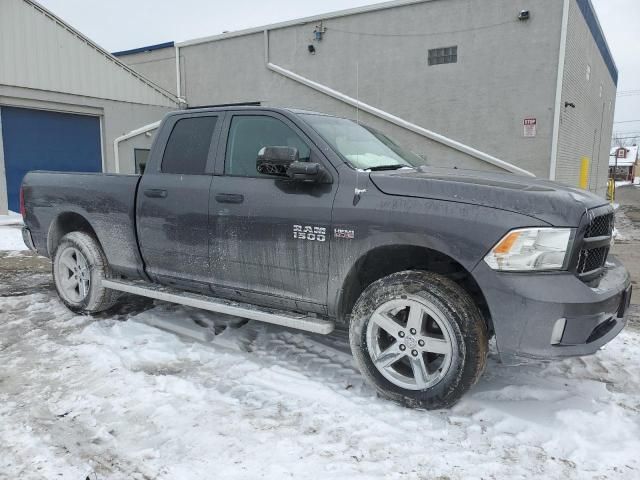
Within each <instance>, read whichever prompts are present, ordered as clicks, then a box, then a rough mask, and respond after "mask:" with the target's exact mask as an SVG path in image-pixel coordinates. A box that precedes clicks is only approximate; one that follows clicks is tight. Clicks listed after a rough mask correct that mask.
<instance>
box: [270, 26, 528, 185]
mask: <svg viewBox="0 0 640 480" xmlns="http://www.w3.org/2000/svg"><path fill="white" fill-rule="evenodd" d="M264 54H265V59H264V60H265V64H266V67H267V68H268V69H269V70H271V71H272V72H275V73H278V74H280V75H282V76H284V77H286V78H289V79H290V80H293V81H295V82H298V83H301V84H302V85H305V86H307V87H310V88H312V89H314V90H317V91H319V92H321V93H324V94H325V95H328V96H330V97H333V98H335V99H336V100H340V101H341V102H343V103H346V104H347V105H351V106H352V107H355V108H357V109H358V110H362V111H363V112H367V113H369V114H371V115H374V116H376V117H378V118H381V119H383V120H386V121H388V122H390V123H393V124H395V125H398V126H399V127H402V128H405V129H407V130H409V131H411V132H414V133H417V134H418V135H421V136H423V137H425V138H428V139H430V140H433V141H435V142H438V143H441V144H442V145H446V146H447V147H450V148H453V149H454V150H458V151H459V152H462V153H464V154H466V155H469V156H471V157H474V158H477V159H478V160H482V161H484V162H486V163H489V164H491V165H494V166H497V167H499V168H502V169H503V170H506V171H508V172H511V173H516V174H520V175H527V176H530V177H535V175H534V174H533V173H531V172H529V171H528V170H525V169H523V168H520V167H518V166H516V165H513V164H512V163H509V162H505V161H504V160H500V159H499V158H496V157H494V156H492V155H489V154H488V153H485V152H481V151H480V150H477V149H475V148H473V147H470V146H469V145H465V144H463V143H461V142H458V141H456V140H453V139H451V138H448V137H445V136H444V135H440V134H439V133H436V132H433V131H431V130H427V129H426V128H423V127H421V126H419V125H416V124H415V123H411V122H408V121H406V120H404V119H402V118H400V117H397V116H395V115H393V114H391V113H388V112H385V111H384V110H381V109H379V108H376V107H374V106H372V105H369V104H367V103H364V102H361V101H360V100H358V99H355V98H353V97H350V96H348V95H345V94H344V93H341V92H339V91H337V90H334V89H332V88H330V87H327V86H326V85H322V84H321V83H318V82H314V81H313V80H311V79H308V78H306V77H303V76H302V75H298V74H297V73H294V72H292V71H290V70H287V69H285V68H282V67H280V66H278V65H276V64H273V63H271V62H270V61H269V30H264Z"/></svg>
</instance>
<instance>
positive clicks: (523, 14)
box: [518, 10, 531, 22]
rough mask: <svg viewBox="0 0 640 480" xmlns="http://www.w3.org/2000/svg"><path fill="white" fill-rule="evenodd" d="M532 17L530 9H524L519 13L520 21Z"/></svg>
mask: <svg viewBox="0 0 640 480" xmlns="http://www.w3.org/2000/svg"><path fill="white" fill-rule="evenodd" d="M530 18H531V13H529V10H522V11H521V12H520V14H518V20H520V21H523V22H524V21H526V20H529V19H530Z"/></svg>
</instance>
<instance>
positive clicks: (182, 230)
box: [138, 114, 221, 285]
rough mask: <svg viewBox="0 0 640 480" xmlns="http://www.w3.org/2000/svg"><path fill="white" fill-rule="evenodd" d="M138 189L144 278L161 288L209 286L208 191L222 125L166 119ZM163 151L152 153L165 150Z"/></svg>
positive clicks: (202, 118)
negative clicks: (150, 279) (191, 284)
mask: <svg viewBox="0 0 640 480" xmlns="http://www.w3.org/2000/svg"><path fill="white" fill-rule="evenodd" d="M167 122H172V124H169V125H167V126H166V128H165V129H163V132H161V136H160V137H158V138H157V140H156V142H155V144H154V147H153V148H154V151H153V152H152V153H151V155H152V158H153V159H156V158H158V159H161V160H160V161H157V162H156V163H153V164H152V165H149V166H148V167H147V169H146V171H145V173H144V175H143V176H142V180H141V181H140V186H139V189H138V238H139V242H140V250H141V252H142V256H143V258H144V261H145V266H146V270H147V273H148V274H149V275H150V276H151V277H153V278H154V279H156V280H157V281H160V282H162V283H177V284H185V283H186V284H187V285H188V284H190V283H195V284H198V283H202V284H207V283H208V282H209V235H208V230H209V190H210V188H211V183H212V178H213V175H212V170H213V164H214V160H215V150H216V139H217V135H219V132H220V128H221V122H220V121H219V117H218V116H216V115H215V114H214V115H211V114H194V115H191V116H186V117H185V116H176V117H169V119H168V120H167ZM167 136H168V138H167ZM165 142H166V148H164V151H163V152H160V151H155V149H157V148H162V146H164V145H165Z"/></svg>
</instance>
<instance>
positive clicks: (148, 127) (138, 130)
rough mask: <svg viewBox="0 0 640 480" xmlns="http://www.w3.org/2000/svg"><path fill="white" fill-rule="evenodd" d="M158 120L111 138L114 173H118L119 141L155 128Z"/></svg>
mask: <svg viewBox="0 0 640 480" xmlns="http://www.w3.org/2000/svg"><path fill="white" fill-rule="evenodd" d="M160 123H161V122H160V121H158V122H153V123H150V124H149V125H145V126H143V127H140V128H136V129H135V130H132V131H130V132H129V133H125V134H124V135H121V136H119V137H117V138H115V139H114V140H113V159H114V161H115V167H114V168H115V171H116V172H115V173H120V152H119V148H120V142H123V141H125V140H128V139H129V138H133V137H137V136H138V135H142V134H143V133H146V132H150V131H152V130H155V129H156V128H158V127H159V126H160Z"/></svg>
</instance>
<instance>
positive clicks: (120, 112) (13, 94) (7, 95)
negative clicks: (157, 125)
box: [0, 85, 175, 214]
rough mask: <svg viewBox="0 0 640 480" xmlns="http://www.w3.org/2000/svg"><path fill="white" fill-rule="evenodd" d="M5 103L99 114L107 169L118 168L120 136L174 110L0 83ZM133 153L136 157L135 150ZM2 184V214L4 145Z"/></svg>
mask: <svg viewBox="0 0 640 480" xmlns="http://www.w3.org/2000/svg"><path fill="white" fill-rule="evenodd" d="M3 106H13V107H24V108H35V109H44V110H51V111H58V112H67V113H78V114H86V115H95V116H99V117H100V120H101V130H102V132H101V136H102V158H103V170H104V171H105V172H114V171H115V157H114V150H113V141H114V140H115V139H116V138H117V137H119V136H121V135H123V134H125V133H128V132H130V131H132V130H135V129H136V128H139V127H140V126H141V125H147V124H150V123H153V122H156V121H158V120H161V119H162V117H163V116H164V115H165V114H166V113H168V112H170V111H171V110H174V109H175V108H170V107H163V106H157V105H142V104H137V103H129V102H119V101H113V100H104V99H98V98H91V97H82V96H78V95H69V94H65V93H59V92H50V91H40V90H31V89H27V88H21V87H12V86H7V85H0V109H1V108H2V107H3ZM0 136H1V134H0ZM0 146H1V143H0ZM131 156H132V157H133V149H132V150H131ZM127 161H128V160H127V159H126V154H125V159H124V160H122V161H121V164H122V163H123V162H127ZM131 162H133V160H131ZM127 165H128V164H127V163H125V169H124V172H126V171H127V170H126V168H127ZM131 168H132V170H131V172H133V163H131ZM0 183H1V184H2V187H1V188H0V214H2V212H4V211H6V206H7V198H6V185H5V176H4V152H3V150H2V148H0Z"/></svg>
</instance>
